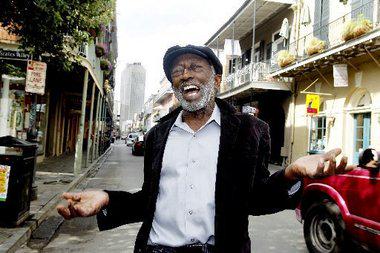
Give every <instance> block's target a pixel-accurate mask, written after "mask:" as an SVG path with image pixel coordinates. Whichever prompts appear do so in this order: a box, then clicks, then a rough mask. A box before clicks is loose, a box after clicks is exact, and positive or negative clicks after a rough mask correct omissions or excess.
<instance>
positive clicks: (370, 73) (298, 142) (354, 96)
mask: <svg viewBox="0 0 380 253" xmlns="http://www.w3.org/2000/svg"><path fill="white" fill-rule="evenodd" d="M357 67H358V68H359V69H360V71H355V70H354V69H353V68H348V74H349V86H348V87H344V88H334V87H333V86H332V85H333V76H332V67H329V68H328V70H327V71H325V72H324V73H323V74H324V76H325V77H326V78H327V80H328V81H329V83H330V84H327V83H326V82H324V81H319V82H318V83H319V85H320V91H319V92H323V93H331V94H333V95H334V96H321V101H322V102H324V107H325V110H324V112H322V114H323V115H326V116H327V123H328V122H329V121H330V120H332V119H335V121H334V123H333V124H332V125H331V127H330V128H329V127H328V130H327V131H328V133H329V134H328V136H327V148H326V150H329V149H331V148H335V147H341V148H343V152H344V153H345V154H346V155H348V156H349V159H350V161H352V159H353V155H354V131H353V130H354V128H353V127H354V120H353V114H354V113H359V112H371V138H370V139H371V146H372V147H374V148H375V149H377V150H380V131H378V129H380V86H379V76H380V68H379V67H378V66H377V65H376V64H375V63H374V62H372V61H370V60H367V61H366V62H365V63H362V64H360V65H357ZM359 72H361V74H360V73H359ZM358 73H359V74H358ZM360 75H361V81H360V78H359V76H360ZM316 77H318V76H316ZM313 80H314V79H313ZM319 80H321V78H319ZM310 83H311V82H310V81H303V82H299V83H298V85H299V87H298V92H299V91H301V90H304V89H305V88H306V87H307V86H308V85H309V84H310ZM318 83H317V86H318ZM315 87H316V86H315V85H314V86H313V87H312V88H311V89H310V90H308V91H318V88H317V90H315ZM366 92H368V93H369V94H370V96H371V100H372V104H371V106H370V107H369V108H357V107H356V104H357V102H358V100H359V99H360V98H361V96H362V95H363V94H365V93H366ZM305 99H306V95H305V94H298V96H297V99H296V108H295V113H296V118H295V125H294V127H295V136H294V143H295V145H294V147H293V160H294V159H296V158H298V157H300V156H303V155H306V154H307V152H308V145H309V126H310V117H309V116H307V115H306V106H305Z"/></svg>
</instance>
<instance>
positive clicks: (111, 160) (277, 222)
mask: <svg viewBox="0 0 380 253" xmlns="http://www.w3.org/2000/svg"><path fill="white" fill-rule="evenodd" d="M142 162H143V157H142V156H132V155H131V149H130V148H129V147H126V145H125V144H123V143H122V142H121V141H119V142H117V143H116V144H114V147H113V152H112V153H111V155H110V156H109V157H108V159H107V160H106V161H105V163H104V164H103V167H102V168H101V169H100V170H99V171H98V173H97V174H96V175H95V176H94V177H92V178H88V179H87V182H85V183H84V184H83V185H82V187H81V188H101V189H118V190H127V191H136V190H138V189H139V188H140V186H141V184H142V180H143V173H142ZM139 227H140V223H136V224H129V225H124V226H122V227H119V228H116V229H113V230H109V231H103V232H99V231H98V228H97V225H96V219H95V217H91V218H81V219H79V218H77V219H74V220H70V221H65V222H64V223H63V224H62V226H61V227H60V228H59V230H58V231H57V233H56V237H55V238H54V239H53V240H52V241H51V242H50V243H49V244H48V245H47V246H46V247H45V248H44V249H43V250H42V252H105V251H107V252H128V253H129V252H133V245H134V240H135V235H136V233H137V231H138V229H139ZM249 232H250V235H251V239H252V252H292V253H293V252H300V253H306V252H307V249H306V245H305V243H304V239H303V236H302V225H301V224H300V223H298V221H297V220H296V218H295V214H294V211H291V210H287V211H283V212H281V213H278V214H274V215H267V216H261V217H250V229H249ZM17 252H19V253H23V252H25V253H26V252H37V251H36V250H32V249H30V248H28V247H26V246H24V247H23V248H21V249H20V250H18V251H17Z"/></svg>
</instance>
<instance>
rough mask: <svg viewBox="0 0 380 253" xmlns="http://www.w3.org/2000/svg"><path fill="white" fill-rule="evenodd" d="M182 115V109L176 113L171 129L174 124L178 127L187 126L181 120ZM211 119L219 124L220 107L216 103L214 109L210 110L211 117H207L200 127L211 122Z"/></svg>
mask: <svg viewBox="0 0 380 253" xmlns="http://www.w3.org/2000/svg"><path fill="white" fill-rule="evenodd" d="M182 115H183V110H182V111H181V112H180V113H179V114H178V116H177V118H176V120H175V122H174V124H173V126H172V127H171V130H172V129H173V127H174V126H176V127H180V128H189V126H188V125H187V124H186V123H185V122H183V121H182ZM212 121H215V123H217V124H218V125H219V126H220V125H221V124H220V109H219V107H218V105H217V104H216V103H215V106H214V110H213V111H212V114H211V117H210V118H209V119H208V121H207V122H206V124H204V125H203V126H202V127H201V129H202V128H203V127H204V126H206V125H207V124H209V123H211V122H212Z"/></svg>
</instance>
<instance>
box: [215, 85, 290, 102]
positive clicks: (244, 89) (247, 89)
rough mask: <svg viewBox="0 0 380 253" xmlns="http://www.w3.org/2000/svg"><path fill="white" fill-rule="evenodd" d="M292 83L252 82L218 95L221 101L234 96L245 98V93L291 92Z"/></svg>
mask: <svg viewBox="0 0 380 253" xmlns="http://www.w3.org/2000/svg"><path fill="white" fill-rule="evenodd" d="M290 88H291V83H286V82H269V81H266V82H264V81H263V82H250V83H247V84H244V85H240V86H237V87H235V88H233V89H230V90H228V91H226V92H223V93H221V94H219V95H218V98H220V99H226V98H230V97H233V96H237V95H239V96H244V94H245V93H251V92H256V93H259V92H267V91H287V92H290V91H291V89H290Z"/></svg>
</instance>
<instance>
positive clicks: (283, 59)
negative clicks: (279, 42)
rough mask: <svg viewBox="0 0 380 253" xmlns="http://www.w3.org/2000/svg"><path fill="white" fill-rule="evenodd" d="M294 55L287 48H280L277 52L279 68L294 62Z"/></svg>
mask: <svg viewBox="0 0 380 253" xmlns="http://www.w3.org/2000/svg"><path fill="white" fill-rule="evenodd" d="M295 60H296V57H295V56H294V55H292V54H291V53H290V52H289V51H288V50H281V51H280V52H278V54H277V64H278V66H280V67H281V68H283V67H286V66H288V65H290V64H292V63H293V62H295Z"/></svg>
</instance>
